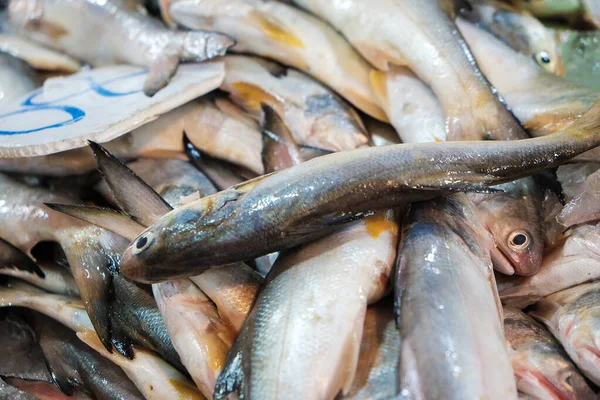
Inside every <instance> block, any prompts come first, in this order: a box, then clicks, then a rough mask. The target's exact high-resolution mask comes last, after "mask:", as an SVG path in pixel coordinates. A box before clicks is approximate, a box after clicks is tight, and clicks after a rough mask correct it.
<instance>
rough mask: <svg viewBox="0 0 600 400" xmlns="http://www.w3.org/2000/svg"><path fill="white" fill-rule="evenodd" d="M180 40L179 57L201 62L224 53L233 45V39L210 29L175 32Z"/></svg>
mask: <svg viewBox="0 0 600 400" xmlns="http://www.w3.org/2000/svg"><path fill="white" fill-rule="evenodd" d="M176 34H177V35H179V37H178V38H177V39H178V40H180V41H181V46H182V48H181V55H180V56H181V59H182V60H184V61H194V62H202V61H205V60H208V59H211V58H215V57H219V56H223V55H225V53H226V52H227V49H229V48H230V47H232V46H234V45H235V40H234V39H233V38H232V37H230V36H227V35H225V34H222V33H218V32H211V31H201V30H196V31H188V32H177V33H176Z"/></svg>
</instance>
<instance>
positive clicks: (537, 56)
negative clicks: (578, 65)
mask: <svg viewBox="0 0 600 400" xmlns="http://www.w3.org/2000/svg"><path fill="white" fill-rule="evenodd" d="M533 59H534V60H535V62H536V63H538V65H539V66H540V67H542V68H543V69H545V70H546V71H548V72H550V73H552V74H555V75H558V76H563V75H564V74H565V65H564V64H563V61H562V58H561V57H560V55H559V54H558V47H557V46H556V45H552V44H551V45H550V46H549V47H547V48H541V49H538V50H537V51H535V52H534V53H533Z"/></svg>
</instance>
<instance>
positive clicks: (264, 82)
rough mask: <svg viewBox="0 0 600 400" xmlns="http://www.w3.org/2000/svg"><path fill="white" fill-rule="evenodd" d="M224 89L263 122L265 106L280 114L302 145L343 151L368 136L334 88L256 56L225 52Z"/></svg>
mask: <svg viewBox="0 0 600 400" xmlns="http://www.w3.org/2000/svg"><path fill="white" fill-rule="evenodd" d="M220 60H221V61H223V62H224V63H225V80H224V81H223V83H222V84H221V90H224V91H226V92H228V93H229V95H230V98H231V100H233V102H235V103H236V104H237V105H239V106H240V107H242V108H243V109H245V110H246V111H247V112H249V113H251V114H252V115H253V116H254V117H255V118H256V119H257V120H259V121H262V120H263V116H262V105H263V104H266V105H268V106H270V107H271V108H273V109H274V110H275V111H276V112H277V113H279V114H280V115H281V117H282V118H283V120H284V121H285V124H286V125H287V126H288V127H289V128H290V130H291V132H292V135H293V137H294V139H295V140H296V142H298V144H300V145H303V146H311V147H316V148H320V149H324V150H331V151H340V150H351V149H355V148H358V147H364V146H366V145H367V144H368V142H369V137H368V135H367V133H366V131H365V128H364V126H363V124H362V121H361V120H360V118H359V116H358V114H357V113H356V112H355V111H354V109H353V108H352V107H350V106H349V105H348V104H347V103H346V102H345V101H344V100H342V99H341V98H340V97H338V96H337V95H336V94H335V93H333V92H332V91H331V90H330V89H328V88H327V87H325V86H323V85H322V84H321V83H319V82H317V81H315V80H313V79H312V78H310V77H308V76H307V75H305V74H303V73H302V72H299V71H296V70H293V69H289V68H286V67H282V66H280V65H279V64H276V63H273V62H270V61H266V60H263V59H260V58H256V57H248V56H226V57H223V58H221V59H220Z"/></svg>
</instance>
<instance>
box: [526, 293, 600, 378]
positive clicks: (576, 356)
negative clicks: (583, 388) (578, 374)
mask: <svg viewBox="0 0 600 400" xmlns="http://www.w3.org/2000/svg"><path fill="white" fill-rule="evenodd" d="M599 300H600V282H594V283H586V284H583V285H579V286H575V287H573V288H570V289H565V290H563V291H560V292H558V293H554V294H552V295H550V296H548V297H546V298H543V299H542V300H540V301H539V302H538V303H537V304H536V306H535V308H534V309H533V310H532V311H530V315H532V316H533V317H534V318H535V319H537V320H539V321H541V322H542V323H544V325H546V326H547V327H548V329H549V330H550V332H552V334H553V335H554V337H556V338H557V339H558V341H559V342H560V343H561V344H562V345H563V347H564V348H565V350H566V351H567V353H568V354H569V356H570V357H571V359H572V360H573V362H574V363H575V364H576V365H577V366H578V367H579V369H580V370H581V371H582V372H583V373H584V374H585V375H586V376H587V377H588V378H589V379H590V380H591V381H592V382H594V383H595V384H596V385H598V384H600V356H599V354H600V326H599V324H600V301H599Z"/></svg>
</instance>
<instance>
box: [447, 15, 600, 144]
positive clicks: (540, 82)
mask: <svg viewBox="0 0 600 400" xmlns="http://www.w3.org/2000/svg"><path fill="white" fill-rule="evenodd" d="M457 26H458V28H460V31H461V33H462V35H463V36H464V38H465V40H466V41H467V43H468V44H469V47H470V49H471V51H472V52H473V55H474V57H475V59H476V60H477V64H478V65H479V67H480V68H481V71H482V72H483V73H484V74H485V76H486V77H487V78H488V79H489V80H490V82H491V83H492V84H493V85H494V86H495V87H496V89H498V91H499V92H500V93H501V94H502V98H503V99H504V100H505V101H506V104H507V105H508V106H509V107H510V109H511V110H512V112H513V113H514V114H515V116H516V117H517V118H518V119H519V121H521V123H522V124H523V126H524V127H525V128H526V129H527V131H528V132H529V133H530V134H532V135H533V136H540V135H545V134H549V133H553V132H556V131H558V130H560V129H564V128H565V127H567V126H569V125H570V124H572V123H573V121H576V120H577V119H578V118H579V117H580V116H581V115H582V114H584V113H585V112H586V111H587V110H588V109H589V108H590V107H592V105H593V104H594V103H596V102H597V101H598V100H600V93H598V92H596V91H594V90H592V89H590V88H587V87H581V86H577V85H576V84H574V83H572V82H570V81H567V80H566V79H564V78H561V77H559V76H556V75H554V74H551V73H549V72H547V71H545V70H544V69H543V68H541V67H540V66H539V65H537V64H536V62H535V61H534V60H532V59H531V58H530V57H527V56H525V55H524V54H521V53H519V52H517V51H515V50H513V49H512V48H510V47H509V46H507V45H506V44H505V43H503V42H502V41H500V40H499V39H497V38H495V37H494V36H493V35H491V34H490V33H488V32H485V31H483V30H481V29H479V28H477V27H475V26H474V25H473V24H471V23H469V22H467V21H465V20H463V19H461V18H458V19H457ZM508 71H510V73H508Z"/></svg>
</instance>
